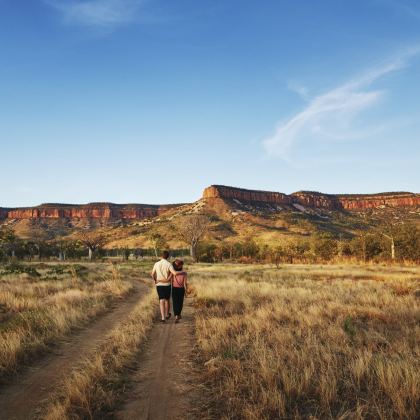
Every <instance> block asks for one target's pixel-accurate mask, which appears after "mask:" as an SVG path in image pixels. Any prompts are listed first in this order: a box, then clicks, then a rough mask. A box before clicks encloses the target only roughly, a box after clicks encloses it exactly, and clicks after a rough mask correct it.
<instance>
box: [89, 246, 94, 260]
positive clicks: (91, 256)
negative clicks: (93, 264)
mask: <svg viewBox="0 0 420 420" xmlns="http://www.w3.org/2000/svg"><path fill="white" fill-rule="evenodd" d="M92 258H93V249H92V248H89V259H90V260H91V259H92Z"/></svg>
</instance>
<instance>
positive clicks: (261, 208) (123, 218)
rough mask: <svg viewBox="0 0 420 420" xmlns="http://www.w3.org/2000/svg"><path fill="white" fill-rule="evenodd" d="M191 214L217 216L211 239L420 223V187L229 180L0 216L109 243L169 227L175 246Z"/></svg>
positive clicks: (347, 232)
mask: <svg viewBox="0 0 420 420" xmlns="http://www.w3.org/2000/svg"><path fill="white" fill-rule="evenodd" d="M191 213H202V214H207V215H208V216H209V217H210V218H211V220H212V229H211V233H210V234H209V239H210V240H213V241H220V240H228V241H231V240H239V239H244V238H248V237H253V238H254V239H255V240H256V241H261V242H264V243H267V244H273V243H276V242H277V241H279V240H283V241H284V240H286V241H287V240H289V239H291V238H294V237H300V236H308V235H311V234H313V233H315V232H329V233H331V234H332V235H334V236H343V237H351V236H352V235H354V234H355V233H356V232H358V231H359V230H363V229H368V228H369V227H372V226H374V225H377V224H380V223H394V222H395V223H407V222H411V223H416V224H419V222H420V194H415V193H410V192H389V193H379V194H324V193H320V192H312V191H299V192H296V193H293V194H290V195H287V194H284V193H280V192H269V191H256V190H248V189H243V188H234V187H228V186H223V185H212V186H210V187H208V188H206V189H205V190H204V192H203V195H202V197H201V198H200V199H199V200H197V201H196V202H194V203H187V204H170V205H148V204H113V203H90V204H85V205H72V204H54V203H52V204H42V205H40V206H36V207H29V208H0V223H1V224H3V225H9V226H12V227H13V228H14V230H15V232H16V233H17V234H18V235H19V236H21V237H22V238H31V237H34V236H38V237H39V236H42V237H44V238H45V239H53V238H56V237H77V234H78V232H79V231H81V230H84V229H93V230H101V231H102V232H103V233H104V234H106V236H107V239H108V244H107V247H123V246H127V247H132V248H134V247H147V246H148V245H149V242H148V237H149V236H150V234H151V233H152V232H153V233H160V234H162V235H163V236H164V237H165V238H166V239H167V241H168V243H169V245H170V246H174V247H175V246H180V245H181V244H180V243H179V241H178V239H177V237H176V235H175V234H174V232H173V229H172V222H173V220H174V219H175V218H178V217H180V216H182V215H186V214H191Z"/></svg>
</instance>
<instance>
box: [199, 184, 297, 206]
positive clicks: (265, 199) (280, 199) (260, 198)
mask: <svg viewBox="0 0 420 420" xmlns="http://www.w3.org/2000/svg"><path fill="white" fill-rule="evenodd" d="M203 198H207V199H208V198H226V199H235V200H239V201H247V202H250V201H251V202H252V201H256V202H262V203H272V204H291V202H292V201H291V198H290V197H289V196H288V195H286V194H283V193H279V192H271V191H255V190H246V189H244V188H234V187H226V186H225V185H212V186H210V187H208V188H206V189H205V190H204V192H203Z"/></svg>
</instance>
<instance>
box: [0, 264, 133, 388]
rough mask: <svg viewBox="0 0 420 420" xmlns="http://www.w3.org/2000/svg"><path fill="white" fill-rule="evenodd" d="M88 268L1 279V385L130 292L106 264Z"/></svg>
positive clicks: (44, 269)
mask: <svg viewBox="0 0 420 420" xmlns="http://www.w3.org/2000/svg"><path fill="white" fill-rule="evenodd" d="M87 267H89V268H86V267H81V266H67V265H66V266H60V265H58V264H55V265H53V264H48V265H46V264H44V265H42V266H41V268H38V271H39V272H40V274H41V277H31V276H28V275H27V274H9V275H3V276H0V381H1V380H2V379H4V378H5V377H7V376H8V375H10V374H12V373H13V372H15V371H16V370H17V369H18V368H19V367H20V366H21V365H22V364H24V363H26V362H27V361H28V359H30V358H31V357H33V356H34V354H36V353H38V352H40V351H43V350H45V349H46V347H47V345H48V344H50V343H53V342H54V341H56V340H57V339H58V338H59V337H62V336H63V335H65V334H67V333H69V332H70V330H71V329H72V328H74V327H78V326H81V325H83V324H84V323H85V322H86V321H88V320H89V319H91V318H92V317H93V316H95V315H96V314H98V313H99V312H101V311H103V310H104V309H106V307H107V306H108V305H109V303H110V302H111V301H112V300H113V299H115V298H116V297H120V296H123V295H125V294H126V293H127V292H128V291H129V290H130V289H131V288H132V285H131V283H130V282H128V281H126V280H122V279H121V278H120V276H119V275H118V272H117V271H115V270H116V269H115V268H111V267H110V266H109V265H108V264H89V265H88V266H87Z"/></svg>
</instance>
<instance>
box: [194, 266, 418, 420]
mask: <svg viewBox="0 0 420 420" xmlns="http://www.w3.org/2000/svg"><path fill="white" fill-rule="evenodd" d="M192 277H193V282H194V286H195V289H196V292H197V300H196V303H197V317H196V337H197V341H198V345H199V349H200V353H201V356H202V362H203V363H204V366H205V368H204V377H205V378H204V379H205V381H207V383H208V385H209V389H210V390H211V391H210V407H211V409H210V412H209V413H210V414H209V416H210V417H212V418H225V419H227V418H229V419H244V418H246V419H270V418H312V419H316V418H317V419H325V418H335V419H362V418H375V419H376V418H379V419H391V418H392V419H393V418H415V417H416V415H418V412H419V393H420V374H419V372H420V363H419V360H420V358H419V356H420V354H419V342H420V340H419V339H420V327H419V325H420V324H419V302H418V300H419V296H418V295H419V292H418V290H419V289H420V280H419V269H418V268H413V267H409V268H407V267H395V266H393V267H377V266H376V267H348V266H343V267H339V266H338V267H337V266H328V267H321V266H288V267H283V268H282V269H280V270H273V269H270V268H267V267H256V266H254V267H252V266H251V267H238V266H234V265H229V266H223V267H222V266H213V267H210V266H195V267H194V269H193V270H192Z"/></svg>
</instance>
